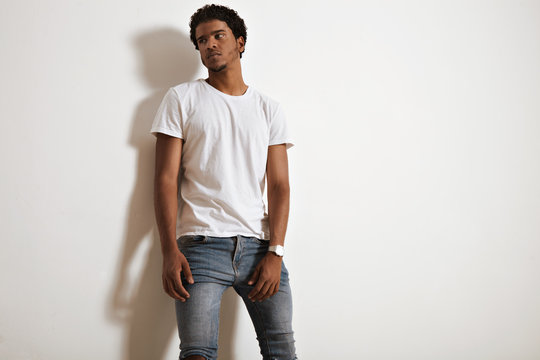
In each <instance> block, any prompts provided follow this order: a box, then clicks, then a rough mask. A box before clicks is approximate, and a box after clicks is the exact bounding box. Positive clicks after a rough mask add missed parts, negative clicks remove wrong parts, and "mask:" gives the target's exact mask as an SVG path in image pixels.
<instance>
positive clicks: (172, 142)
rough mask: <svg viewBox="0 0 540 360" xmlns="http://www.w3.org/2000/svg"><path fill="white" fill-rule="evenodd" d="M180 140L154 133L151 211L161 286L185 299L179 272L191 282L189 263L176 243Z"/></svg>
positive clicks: (180, 155) (172, 294)
mask: <svg viewBox="0 0 540 360" xmlns="http://www.w3.org/2000/svg"><path fill="white" fill-rule="evenodd" d="M182 145H183V140H182V139H179V138H175V137H172V136H168V135H165V134H161V133H157V139H156V168H155V177H154V210H155V213H156V222H157V225H158V230H159V238H160V241H161V253H162V255H163V276H162V280H163V288H164V290H165V292H166V293H167V294H169V296H171V297H173V298H175V299H178V300H180V301H185V300H186V299H187V298H188V297H189V294H188V292H187V291H186V290H185V289H184V287H183V286H182V281H181V278H180V272H182V271H184V275H185V277H186V279H187V280H188V281H189V282H190V283H193V278H192V276H191V271H190V269H189V264H188V262H187V260H186V258H185V256H184V255H183V254H182V253H181V252H180V250H179V249H178V245H177V243H176V216H177V211H178V172H179V170H180V161H181V158H182Z"/></svg>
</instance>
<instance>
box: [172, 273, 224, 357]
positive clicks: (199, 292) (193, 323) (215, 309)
mask: <svg viewBox="0 0 540 360" xmlns="http://www.w3.org/2000/svg"><path fill="white" fill-rule="evenodd" d="M184 286H185V287H186V290H187V291H188V292H189V295H190V298H189V299H188V300H187V301H186V302H181V301H179V300H175V308H176V320H177V324H178V335H179V337H180V359H185V358H186V357H188V356H189V359H191V356H193V355H199V356H203V357H204V359H206V360H211V359H216V358H217V349H218V330H219V309H220V304H221V297H222V295H223V292H224V291H225V289H226V288H227V286H225V285H221V284H216V283H210V282H199V283H197V282H195V283H194V284H192V285H190V284H185V285H184ZM194 359H197V358H194Z"/></svg>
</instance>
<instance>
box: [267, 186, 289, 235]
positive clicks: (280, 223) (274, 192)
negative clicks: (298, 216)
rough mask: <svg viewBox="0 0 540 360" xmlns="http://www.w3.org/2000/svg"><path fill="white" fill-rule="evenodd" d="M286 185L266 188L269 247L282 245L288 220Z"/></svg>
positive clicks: (287, 191)
mask: <svg viewBox="0 0 540 360" xmlns="http://www.w3.org/2000/svg"><path fill="white" fill-rule="evenodd" d="M289 198H290V190H289V186H288V185H276V186H273V187H269V188H268V221H269V226H270V245H284V243H285V233H286V232H287V222H288V220H289Z"/></svg>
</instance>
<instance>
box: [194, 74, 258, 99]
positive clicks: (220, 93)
mask: <svg viewBox="0 0 540 360" xmlns="http://www.w3.org/2000/svg"><path fill="white" fill-rule="evenodd" d="M199 81H201V82H203V83H204V85H205V86H206V87H207V88H209V89H210V90H211V91H213V92H215V93H217V94H219V95H221V96H223V97H225V98H227V99H244V98H246V97H248V96H249V95H250V94H251V86H249V85H248V88H247V90H246V91H245V92H244V93H243V94H242V95H229V94H225V93H224V92H223V91H221V90H218V89H216V88H215V87H213V86H212V85H210V84H209V83H208V82H206V80H205V79H203V78H200V79H199Z"/></svg>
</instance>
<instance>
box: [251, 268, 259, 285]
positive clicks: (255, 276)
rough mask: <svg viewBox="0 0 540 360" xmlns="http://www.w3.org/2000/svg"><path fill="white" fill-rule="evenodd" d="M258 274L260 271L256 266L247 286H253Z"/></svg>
mask: <svg viewBox="0 0 540 360" xmlns="http://www.w3.org/2000/svg"><path fill="white" fill-rule="evenodd" d="M260 272H261V270H260V268H259V267H258V266H257V267H256V268H255V271H254V272H253V275H251V277H250V278H249V281H248V285H253V284H254V283H255V282H256V281H257V279H258V277H259V273H260Z"/></svg>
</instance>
